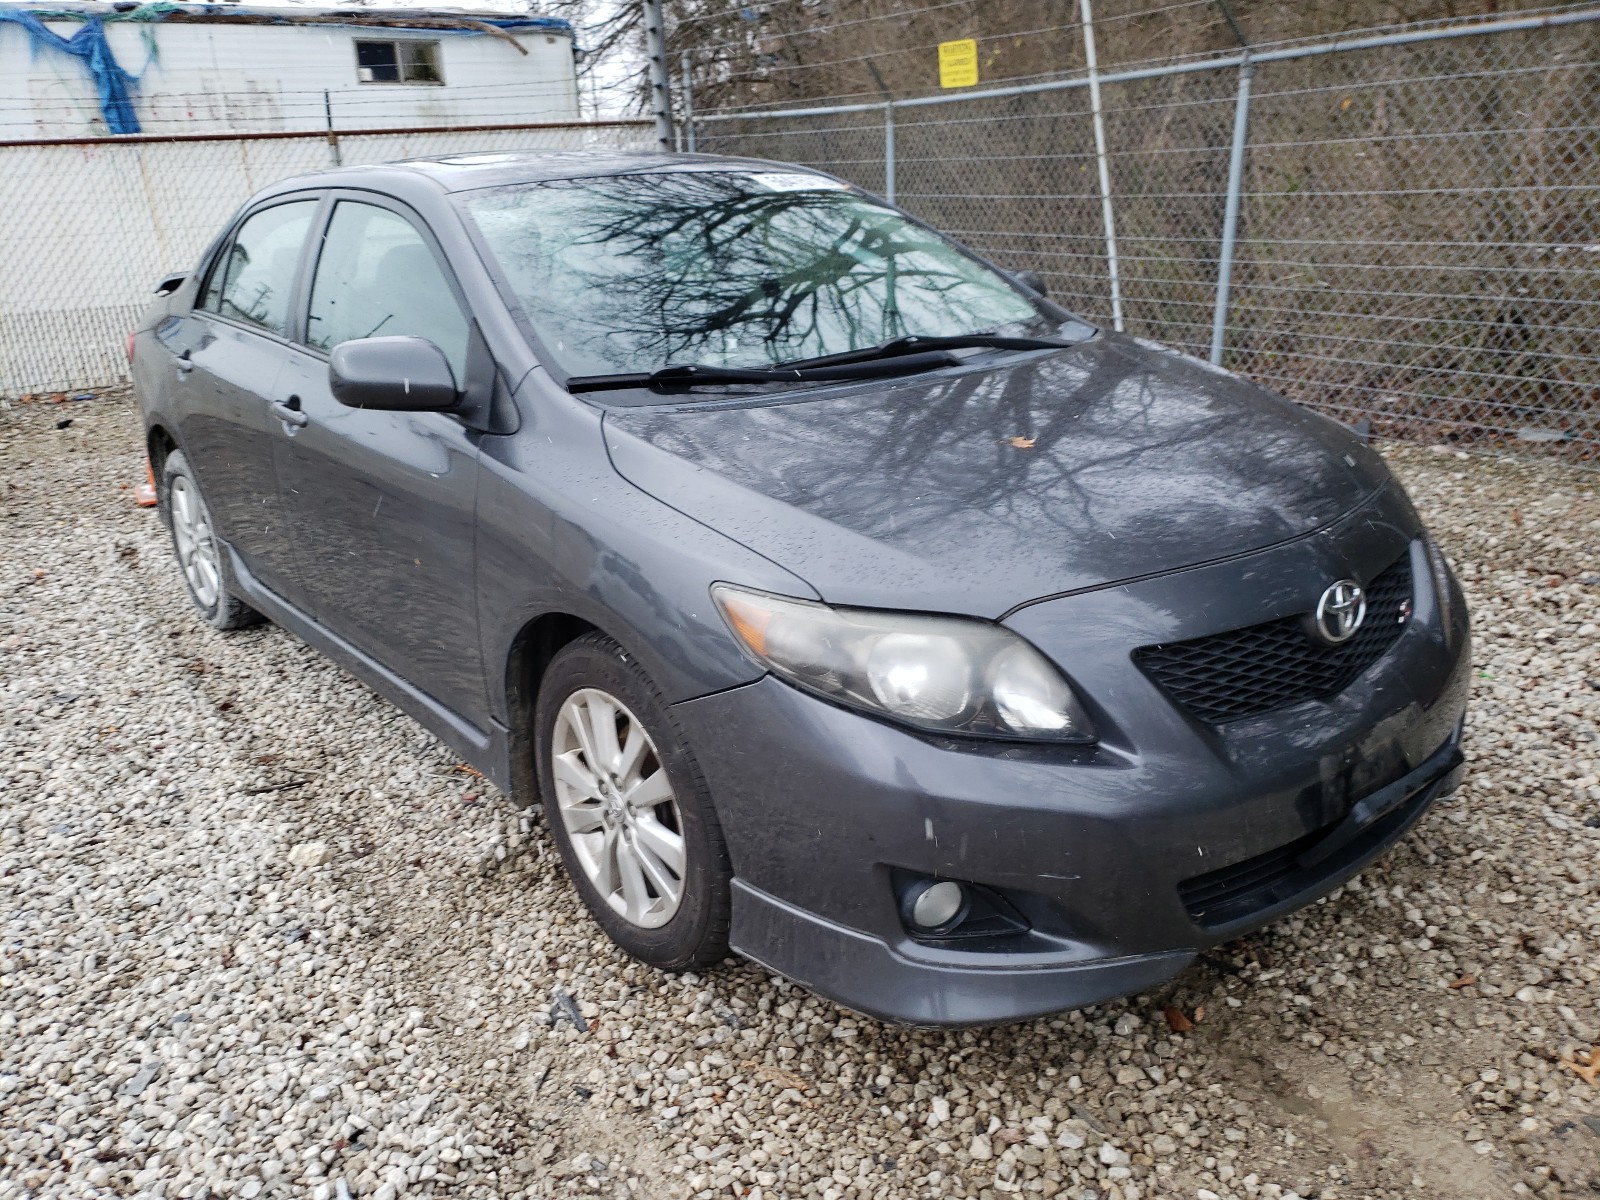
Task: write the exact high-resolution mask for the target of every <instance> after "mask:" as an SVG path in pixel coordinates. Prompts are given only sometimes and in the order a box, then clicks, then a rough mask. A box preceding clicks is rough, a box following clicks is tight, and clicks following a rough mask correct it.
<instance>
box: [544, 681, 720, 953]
mask: <svg viewBox="0 0 1600 1200" xmlns="http://www.w3.org/2000/svg"><path fill="white" fill-rule="evenodd" d="M551 767H552V775H553V777H554V780H555V793H556V801H557V806H558V808H559V809H560V812H561V819H562V822H563V824H564V825H565V827H566V830H567V836H568V838H569V839H570V841H571V843H572V848H573V851H574V852H575V855H576V857H577V860H578V863H579V865H580V866H581V867H582V868H583V872H584V874H585V875H586V876H587V877H588V879H589V882H590V883H591V884H592V885H593V886H594V889H595V891H597V892H598V893H599V894H600V896H601V897H602V898H603V899H604V900H605V902H606V904H607V905H609V906H610V907H611V908H612V909H613V910H614V911H615V912H617V913H618V914H619V915H621V916H622V917H623V918H624V919H626V920H627V921H629V922H630V923H631V924H634V925H637V926H639V927H640V928H642V929H656V928H659V927H660V926H662V925H665V924H666V923H667V922H668V921H670V920H671V919H672V917H673V914H674V913H676V912H677V911H678V906H679V904H681V903H682V901H683V889H684V878H685V875H686V872H687V868H688V863H687V853H686V849H685V843H684V837H683V820H682V817H681V814H680V813H679V810H678V801H677V797H676V795H675V794H674V792H673V788H672V782H671V780H669V779H668V778H667V770H666V767H665V766H663V765H662V762H661V756H660V755H659V754H658V753H657V752H656V745H655V742H654V741H653V740H651V737H650V735H649V733H647V732H646V731H645V728H644V726H643V725H642V724H641V723H640V721H639V719H638V717H636V716H634V714H633V713H632V712H631V711H630V710H629V709H628V707H627V706H626V705H624V704H623V703H622V701H620V700H618V699H617V698H616V697H615V696H613V695H611V694H610V693H608V692H604V691H601V690H600V689H599V688H582V689H580V690H578V691H576V692H574V693H572V695H570V696H568V697H567V699H566V701H565V702H564V703H563V704H562V705H561V710H560V712H558V713H557V714H556V721H555V730H554V734H553V736H552V738H551Z"/></svg>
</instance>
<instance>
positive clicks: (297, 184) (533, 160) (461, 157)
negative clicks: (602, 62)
mask: <svg viewBox="0 0 1600 1200" xmlns="http://www.w3.org/2000/svg"><path fill="white" fill-rule="evenodd" d="M730 167H735V168H751V169H758V170H769V171H770V170H772V169H773V168H775V167H776V168H781V169H783V170H785V171H805V172H807V173H808V174H810V173H814V172H812V171H811V169H810V168H808V167H796V166H794V165H793V164H789V163H774V162H769V161H767V160H765V159H759V158H730V157H726V156H724V155H720V154H665V153H659V152H647V151H637V150H486V151H482V152H478V153H459V154H446V155H439V156H437V157H432V158H408V159H402V160H400V161H398V162H388V163H377V164H374V165H372V166H362V167H334V168H331V169H329V170H326V171H316V172H313V173H311V174H308V175H297V176H295V177H293V178H291V179H285V180H283V181H282V182H280V183H276V184H274V185H272V186H271V187H270V188H267V189H266V190H265V191H263V192H261V193H260V194H259V195H258V197H257V198H258V199H259V198H261V197H264V196H270V195H276V194H278V193H281V192H288V191H302V190H304V189H306V188H312V187H319V188H327V187H354V188H365V189H373V190H381V191H388V190H393V191H395V192H396V193H397V194H403V193H405V192H408V191H411V190H413V189H414V188H415V187H416V186H417V184H419V183H423V182H424V181H426V182H427V183H431V184H432V185H433V186H434V187H435V188H437V189H439V190H442V191H446V192H467V191H475V190H477V189H479V188H490V187H504V186H507V185H511V184H518V183H545V182H548V181H550V180H556V179H583V178H589V177H594V176H605V175H637V174H640V173H643V172H664V171H695V170H701V171H703V170H708V169H727V168H730ZM815 173H820V172H815Z"/></svg>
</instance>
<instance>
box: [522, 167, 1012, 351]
mask: <svg viewBox="0 0 1600 1200" xmlns="http://www.w3.org/2000/svg"><path fill="white" fill-rule="evenodd" d="M735 179H738V177H737V176H730V175H726V174H722V173H698V172H697V173H683V174H662V175H656V176H631V177H623V178H619V179H615V180H595V179H588V180H584V181H583V182H582V185H581V187H578V188H573V189H570V190H569V189H567V188H547V189H537V190H536V191H533V192H525V193H522V194H520V195H519V196H517V197H516V202H517V203H527V204H528V205H529V206H530V215H531V216H533V221H532V222H530V223H531V224H536V223H537V222H538V218H539V216H541V215H542V216H543V217H544V218H545V220H547V221H549V223H550V226H555V225H557V224H558V223H557V222H556V221H555V220H553V219H552V216H551V214H553V213H555V212H557V211H559V212H560V214H561V217H562V219H563V222H564V224H565V227H564V228H563V229H561V230H560V232H562V233H564V234H566V237H567V239H568V240H565V242H564V245H562V246H561V247H560V248H559V249H553V248H552V247H551V246H549V245H547V244H545V243H547V242H549V241H554V240H555V238H553V237H551V236H550V235H549V234H546V235H545V236H544V237H543V238H541V237H540V236H539V234H538V233H537V232H533V231H530V234H531V236H530V235H529V234H524V233H521V232H520V229H521V228H525V226H520V225H513V226H510V230H511V234H512V239H514V240H513V241H512V244H510V245H507V246H505V247H504V248H503V249H502V250H501V254H502V257H503V258H510V259H513V260H515V261H516V263H517V265H519V266H521V267H522V268H523V269H524V272H525V278H528V279H529V282H530V283H531V282H532V279H535V278H537V279H539V280H540V283H539V284H535V285H533V286H529V287H523V288H519V289H518V290H519V292H523V293H524V295H525V296H526V298H527V300H528V301H529V302H530V303H531V304H532V305H533V306H536V307H539V308H541V309H543V310H544V311H543V313H542V315H543V317H544V321H545V322H546V323H548V324H550V325H552V326H555V327H557V328H559V329H561V330H562V334H563V337H564V339H565V340H566V341H568V342H573V343H577V344H578V345H579V346H581V347H583V349H584V350H585V351H586V352H587V353H588V354H589V355H590V356H593V357H598V358H599V359H601V360H603V361H605V362H606V363H609V364H612V365H613V366H624V365H626V366H630V367H638V366H644V365H655V366H660V365H663V364H665V363H667V362H672V361H680V360H698V361H703V360H707V359H709V360H710V361H716V362H734V363H738V364H740V365H756V364H758V363H768V362H779V361H783V360H786V359H793V358H799V357H807V356H809V355H811V354H820V353H834V352H837V351H840V350H847V349H855V348H859V347H861V346H867V345H872V344H874V343H876V342H879V341H882V340H884V339H885V338H889V337H896V336H899V335H901V334H903V333H906V332H919V333H938V332H956V331H959V332H970V331H972V330H975V329H978V328H985V327H992V326H994V325H995V324H997V323H999V322H1001V321H1004V320H1016V319H1018V309H1017V304H1018V299H1019V298H1016V297H1013V296H1011V295H1009V294H1008V293H1007V291H1006V290H1005V289H1004V288H1003V286H997V283H996V282H991V281H990V280H988V279H986V278H985V277H984V276H985V274H986V273H985V272H983V271H982V269H981V268H978V267H976V265H975V264H972V263H971V262H970V261H969V260H967V259H966V258H965V257H963V256H961V255H960V254H959V253H958V252H957V251H955V250H954V249H953V248H951V247H949V246H948V245H947V244H945V243H944V242H943V241H942V240H941V239H938V238H937V237H935V236H933V235H931V234H928V233H926V232H925V231H923V230H922V229H920V228H919V227H917V226H916V225H913V224H911V223H909V222H907V221H905V220H904V219H903V218H901V217H900V216H899V215H898V214H895V213H893V212H891V211H889V210H885V209H878V208H876V207H875V206H873V205H871V204H870V203H869V202H866V201H863V200H861V199H860V198H858V197H855V196H853V195H851V194H849V193H844V192H839V191H830V190H820V189H819V190H799V191H789V192H783V191H779V192H769V191H761V192H751V191H749V190H747V187H748V185H747V184H746V185H744V186H740V184H737V183H734V182H733V180H735ZM740 182H741V183H742V182H743V181H740ZM563 193H565V194H566V196H570V197H571V198H572V200H573V201H574V202H573V203H567V204H564V203H563V200H564V199H565V198H566V196H563ZM533 206H548V207H549V210H550V211H549V213H545V214H533V213H532V212H531V209H532V207H533ZM518 242H521V243H522V244H521V245H518V244H517V243H518ZM528 242H532V243H533V244H532V245H528V244H527V243H528ZM555 281H558V282H559V285H560V286H559V291H560V293H561V294H560V295H556V294H552V293H553V292H554V291H555V290H556V289H555V288H553V287H551V286H550V283H551V282H555ZM530 292H531V293H533V294H532V295H528V294H527V293H530ZM574 298H578V302H577V305H576V307H577V308H579V309H581V312H575V311H573V307H574V306H573V303H572V301H573V300H574ZM919 310H922V311H923V323H925V324H934V325H935V327H934V328H931V329H916V328H908V327H907V326H908V318H910V319H912V320H915V319H916V314H917V313H918V311H919ZM619 356H621V357H620V359H619ZM621 359H625V360H626V362H624V361H621Z"/></svg>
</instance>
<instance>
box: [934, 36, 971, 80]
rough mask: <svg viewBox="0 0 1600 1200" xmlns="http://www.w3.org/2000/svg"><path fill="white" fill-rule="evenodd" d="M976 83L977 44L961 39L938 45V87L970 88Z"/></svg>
mask: <svg viewBox="0 0 1600 1200" xmlns="http://www.w3.org/2000/svg"><path fill="white" fill-rule="evenodd" d="M977 82H978V42H977V39H976V38H963V39H962V40H961V41H959V42H940V43H939V86H940V87H947V88H951V87H971V86H972V85H973V84H975V83H977Z"/></svg>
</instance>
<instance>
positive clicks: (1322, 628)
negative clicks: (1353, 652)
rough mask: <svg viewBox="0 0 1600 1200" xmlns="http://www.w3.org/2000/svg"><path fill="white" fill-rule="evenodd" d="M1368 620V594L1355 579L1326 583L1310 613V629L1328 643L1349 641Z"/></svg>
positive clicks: (1333, 644) (1334, 643)
mask: <svg viewBox="0 0 1600 1200" xmlns="http://www.w3.org/2000/svg"><path fill="white" fill-rule="evenodd" d="M1366 619H1367V593H1366V592H1365V590H1363V589H1362V587H1361V585H1360V584H1359V583H1357V582H1356V581H1355V580H1354V579H1341V580H1339V582H1338V583H1332V584H1329V585H1328V589H1327V591H1325V592H1323V593H1322V598H1321V599H1320V600H1318V601H1317V610H1316V612H1314V613H1313V614H1312V616H1311V628H1312V631H1313V632H1314V633H1315V634H1316V635H1317V637H1318V639H1319V640H1321V641H1323V642H1326V643H1327V644H1328V645H1330V646H1339V645H1342V644H1343V643H1345V642H1348V641H1349V640H1350V639H1351V638H1353V637H1354V636H1355V635H1356V630H1358V629H1360V628H1361V622H1363V621H1365V620H1366Z"/></svg>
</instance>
